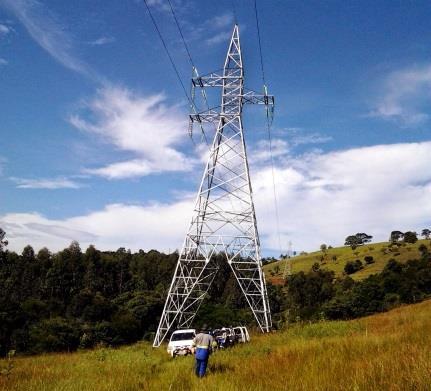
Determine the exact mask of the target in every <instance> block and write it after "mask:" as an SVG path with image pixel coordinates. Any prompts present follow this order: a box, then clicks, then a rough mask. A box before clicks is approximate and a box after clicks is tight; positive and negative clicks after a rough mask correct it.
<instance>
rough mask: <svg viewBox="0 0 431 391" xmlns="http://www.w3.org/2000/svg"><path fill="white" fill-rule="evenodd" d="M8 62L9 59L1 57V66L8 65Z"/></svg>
mask: <svg viewBox="0 0 431 391" xmlns="http://www.w3.org/2000/svg"><path fill="white" fill-rule="evenodd" d="M7 64H8V61H7V60H5V59H4V58H0V66H2V65H7Z"/></svg>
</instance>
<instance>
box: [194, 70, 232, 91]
mask: <svg viewBox="0 0 431 391" xmlns="http://www.w3.org/2000/svg"><path fill="white" fill-rule="evenodd" d="M226 78H229V76H228V77H226V76H223V70H221V71H215V72H211V73H209V74H207V75H204V76H196V77H193V78H192V85H193V87H201V88H203V87H223V79H226Z"/></svg>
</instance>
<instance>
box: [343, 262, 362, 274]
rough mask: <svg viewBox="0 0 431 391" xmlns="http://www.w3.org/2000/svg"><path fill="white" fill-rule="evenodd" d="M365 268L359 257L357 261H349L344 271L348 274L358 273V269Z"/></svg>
mask: <svg viewBox="0 0 431 391" xmlns="http://www.w3.org/2000/svg"><path fill="white" fill-rule="evenodd" d="M362 268H363V266H362V262H361V261H360V260H359V259H357V260H356V261H349V262H347V263H346V265H345V266H344V271H345V272H346V274H353V273H356V272H357V271H358V270H361V269H362Z"/></svg>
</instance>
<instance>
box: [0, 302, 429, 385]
mask: <svg viewBox="0 0 431 391" xmlns="http://www.w3.org/2000/svg"><path fill="white" fill-rule="evenodd" d="M430 319H431V300H428V301H424V302H422V303H419V304H414V305H409V306H404V307H400V308H398V309H395V310H392V311H389V312H387V313H383V314H378V315H373V316H369V317H366V318H362V319H357V320H352V321H333V322H319V323H315V324H306V325H295V326H292V327H290V328H288V329H287V330H285V331H281V332H277V333H274V334H270V335H253V336H252V342H251V343H250V344H247V345H243V346H238V347H235V348H232V349H229V350H226V351H220V352H216V353H215V354H214V355H213V356H212V357H211V359H210V367H209V374H208V376H207V377H206V378H204V379H202V380H199V379H196V378H195V376H194V374H193V358H192V357H185V358H178V359H175V360H172V359H170V358H169V357H168V355H167V353H166V352H165V350H164V348H160V349H153V348H152V347H151V345H150V344H149V343H144V342H142V343H138V344H135V345H131V346H128V347H122V348H119V349H107V348H100V349H94V350H92V351H82V352H76V353H70V354H45V355H39V356H32V357H23V358H17V359H16V360H15V361H14V363H13V364H14V368H13V369H12V370H11V372H10V375H9V378H7V377H6V376H4V375H3V376H0V389H3V390H8V391H9V390H10V391H12V390H14V391H15V390H24V391H25V390H29V391H30V390H32V391H37V390H46V391H50V390H63V391H75V390H80V391H81V390H84V391H85V390H101V391H104V390H130V391H134V390H201V389H205V390H226V391H229V390H250V389H253V390H268V389H272V390H282V389H283V390H286V389H289V390H290V389H300V390H317V389H318V390H343V391H346V390H408V389H409V390H413V389H414V390H419V391H420V390H424V391H425V390H429V384H431V334H430V333H429V327H430ZM0 365H1V366H3V368H4V367H6V366H7V362H6V361H5V360H3V361H1V362H0ZM304 374H306V376H304Z"/></svg>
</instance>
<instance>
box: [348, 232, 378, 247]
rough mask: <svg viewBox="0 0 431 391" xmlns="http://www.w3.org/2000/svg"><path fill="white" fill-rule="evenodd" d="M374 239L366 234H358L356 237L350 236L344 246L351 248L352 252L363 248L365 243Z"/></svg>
mask: <svg viewBox="0 0 431 391" xmlns="http://www.w3.org/2000/svg"><path fill="white" fill-rule="evenodd" d="M372 238H373V237H372V236H371V235H368V234H366V233H365V232H358V233H357V234H356V235H350V236H348V237H347V238H346V240H345V242H344V245H345V246H350V247H351V248H352V250H355V249H356V248H357V247H358V246H362V245H364V244H365V243H369V242H371V239H372Z"/></svg>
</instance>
